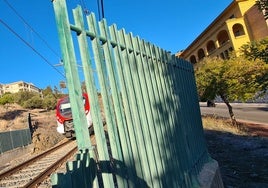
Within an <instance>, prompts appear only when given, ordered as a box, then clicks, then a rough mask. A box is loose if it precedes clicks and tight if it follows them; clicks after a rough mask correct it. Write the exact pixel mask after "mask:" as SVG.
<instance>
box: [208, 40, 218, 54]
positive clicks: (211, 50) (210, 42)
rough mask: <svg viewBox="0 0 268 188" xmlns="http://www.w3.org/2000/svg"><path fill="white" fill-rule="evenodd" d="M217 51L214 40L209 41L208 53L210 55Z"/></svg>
mask: <svg viewBox="0 0 268 188" xmlns="http://www.w3.org/2000/svg"><path fill="white" fill-rule="evenodd" d="M215 49H216V46H215V44H214V42H213V41H212V40H210V41H208V43H207V51H208V53H209V54H210V53H211V52H213V50H215Z"/></svg>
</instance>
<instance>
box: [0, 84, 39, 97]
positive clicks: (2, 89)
mask: <svg viewBox="0 0 268 188" xmlns="http://www.w3.org/2000/svg"><path fill="white" fill-rule="evenodd" d="M19 91H29V92H36V93H40V94H41V89H39V88H38V87H36V86H35V85H33V84H32V83H26V82H23V81H18V82H13V83H9V84H0V96H1V95H2V94H4V93H7V92H10V93H17V92H19Z"/></svg>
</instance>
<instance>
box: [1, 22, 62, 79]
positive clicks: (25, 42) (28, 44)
mask: <svg viewBox="0 0 268 188" xmlns="http://www.w3.org/2000/svg"><path fill="white" fill-rule="evenodd" d="M0 23H2V24H3V25H4V26H5V27H6V28H7V29H8V30H9V31H10V32H12V33H13V34H14V35H15V36H16V37H18V38H19V39H20V40H21V41H22V42H23V43H24V44H26V45H27V46H28V47H29V48H31V49H32V50H33V51H34V52H35V53H36V54H37V55H38V56H40V57H41V58H42V59H43V60H44V61H45V62H46V63H47V64H48V65H50V66H51V67H52V68H53V69H55V70H56V71H57V72H58V73H59V74H60V75H62V76H63V77H64V78H65V76H64V74H62V73H61V72H60V71H59V70H58V69H56V68H55V66H53V64H52V63H50V62H49V61H48V60H47V59H46V58H45V57H44V56H43V55H42V54H41V53H40V52H38V51H37V50H36V49H35V48H34V47H33V46H32V45H31V44H30V43H29V42H27V41H26V40H24V39H23V38H22V37H21V36H20V35H19V34H18V33H17V32H16V31H14V30H13V29H12V28H11V27H10V26H9V25H8V24H7V23H6V22H4V21H3V20H2V19H0Z"/></svg>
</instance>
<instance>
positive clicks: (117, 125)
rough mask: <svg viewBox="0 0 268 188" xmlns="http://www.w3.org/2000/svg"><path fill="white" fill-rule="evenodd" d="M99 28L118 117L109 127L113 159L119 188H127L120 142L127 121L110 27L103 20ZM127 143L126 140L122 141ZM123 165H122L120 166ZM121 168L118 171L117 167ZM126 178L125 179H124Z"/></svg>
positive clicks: (115, 111)
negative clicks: (110, 37) (121, 97)
mask: <svg viewBox="0 0 268 188" xmlns="http://www.w3.org/2000/svg"><path fill="white" fill-rule="evenodd" d="M99 28H100V34H101V35H102V36H103V37H104V38H106V42H104V43H103V45H102V47H103V49H104V57H105V65H106V69H107V75H108V78H109V84H110V87H111V97H112V101H113V107H114V113H115V114H114V115H112V114H111V118H112V120H115V118H113V116H114V117H116V122H115V121H114V122H113V124H111V125H109V126H108V133H109V140H110V145H111V149H112V155H113V159H114V160H115V170H116V171H118V172H117V173H118V174H120V176H121V177H120V176H118V175H117V176H116V177H117V184H118V186H119V187H127V181H126V178H125V172H124V171H125V167H124V166H125V164H124V159H123V155H122V149H121V145H120V142H119V134H118V131H117V129H118V130H119V132H120V133H121V135H122V134H124V130H123V129H124V128H125V126H126V125H125V121H124V117H123V114H122V111H123V109H122V107H121V106H122V104H121V103H120V100H119V91H118V89H119V88H118V83H117V82H118V81H117V79H116V72H115V70H114V68H115V65H114V64H115V63H114V56H113V54H112V48H111V44H110V40H109V33H108V27H107V24H106V20H105V19H103V20H102V21H101V22H99ZM122 141H125V140H122ZM120 164H121V165H120ZM117 166H118V167H119V168H118V169H117V168H116V167H117ZM122 178H124V179H122Z"/></svg>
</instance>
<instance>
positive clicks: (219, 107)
mask: <svg viewBox="0 0 268 188" xmlns="http://www.w3.org/2000/svg"><path fill="white" fill-rule="evenodd" d="M199 104H200V110H201V114H202V115H206V114H210V115H211V114H215V115H217V116H221V117H230V115H229V112H228V109H227V106H226V105H225V104H224V103H216V107H207V106H206V103H202V102H201V103H199ZM231 105H232V107H233V112H234V114H235V117H236V119H237V120H243V121H250V122H256V123H264V124H267V126H268V104H267V103H266V104H265V103H262V104H258V103H231Z"/></svg>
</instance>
